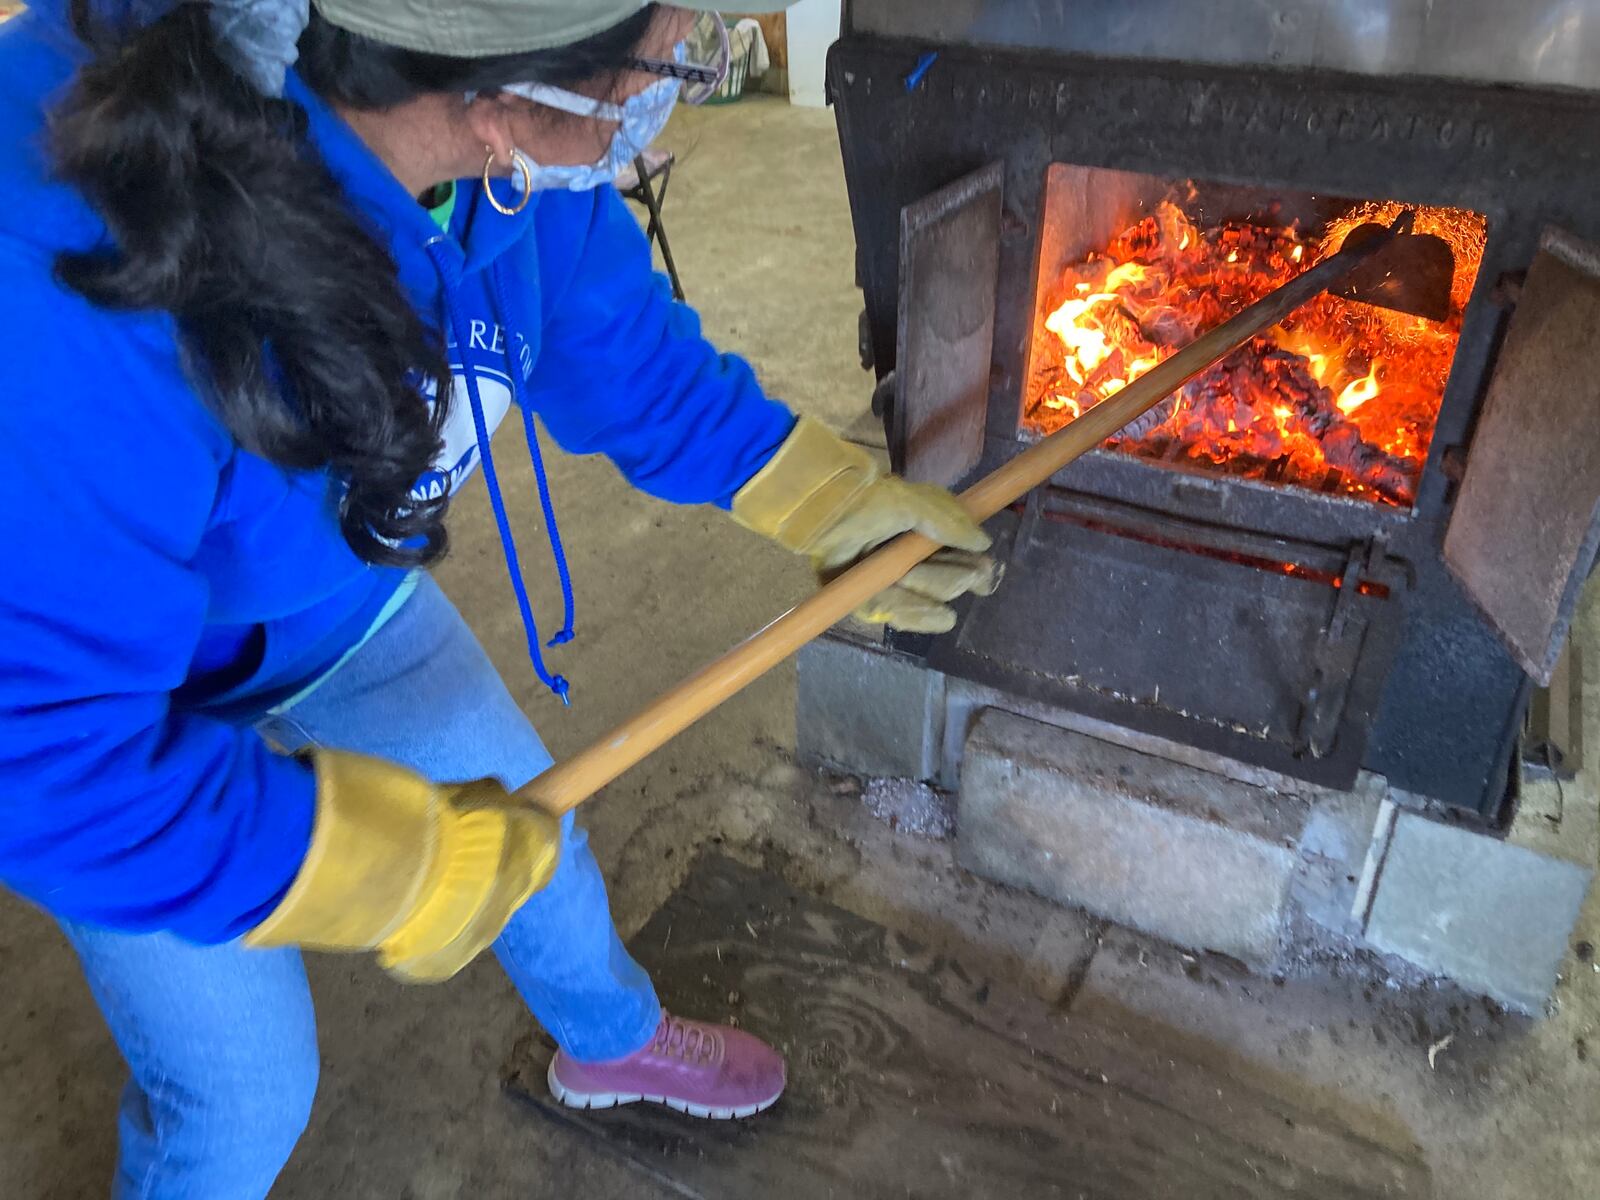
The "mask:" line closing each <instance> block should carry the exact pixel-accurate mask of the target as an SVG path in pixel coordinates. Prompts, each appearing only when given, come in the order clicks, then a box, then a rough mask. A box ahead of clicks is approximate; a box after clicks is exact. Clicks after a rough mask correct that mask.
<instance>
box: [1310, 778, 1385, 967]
mask: <svg viewBox="0 0 1600 1200" xmlns="http://www.w3.org/2000/svg"><path fill="white" fill-rule="evenodd" d="M1383 797H1384V788H1383V781H1382V780H1381V779H1374V778H1371V777H1363V779H1362V781H1361V785H1360V786H1359V787H1358V790H1356V791H1353V792H1324V793H1321V794H1320V795H1317V796H1316V797H1314V798H1313V800H1312V806H1311V815H1310V817H1309V818H1308V819H1307V821H1306V827H1305V832H1304V833H1303V834H1302V835H1301V837H1300V865H1299V868H1298V869H1297V870H1296V872H1295V878H1294V885H1293V888H1292V890H1291V893H1290V894H1291V896H1292V898H1293V900H1294V903H1295V905H1296V907H1297V908H1298V909H1299V910H1300V912H1301V913H1303V914H1304V915H1305V916H1306V917H1307V918H1308V919H1309V920H1311V921H1313V922H1314V923H1315V924H1317V925H1318V926H1320V927H1321V928H1323V929H1326V930H1329V931H1331V932H1333V933H1336V934H1339V935H1340V936H1342V937H1360V936H1361V914H1362V911H1363V910H1364V908H1365V905H1363V904H1362V903H1361V900H1360V897H1361V882H1362V875H1363V873H1364V871H1365V869H1366V864H1367V858H1368V852H1369V851H1370V849H1371V847H1372V842H1373V837H1374V834H1375V831H1376V830H1377V827H1378V817H1379V813H1380V812H1381V811H1382V809H1383Z"/></svg>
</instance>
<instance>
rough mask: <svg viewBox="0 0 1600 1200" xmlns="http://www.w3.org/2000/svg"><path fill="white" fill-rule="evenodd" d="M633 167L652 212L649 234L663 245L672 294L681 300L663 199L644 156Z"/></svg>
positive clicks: (663, 254)
mask: <svg viewBox="0 0 1600 1200" xmlns="http://www.w3.org/2000/svg"><path fill="white" fill-rule="evenodd" d="M633 169H634V170H635V171H637V172H638V173H639V198H640V199H642V200H643V201H644V206H645V208H646V209H647V210H649V213H650V228H649V233H648V235H647V236H653V237H654V238H655V240H656V242H657V244H659V245H660V247H661V259H662V261H663V262H665V263H666V264H667V278H669V279H670V280H672V294H673V295H674V296H676V297H677V298H678V299H679V300H682V299H684V294H683V281H682V280H680V279H679V278H678V264H677V263H675V262H673V260H672V247H671V245H669V244H668V242H667V227H666V226H665V225H663V224H662V223H661V200H660V197H659V196H657V194H656V191H655V188H654V187H652V186H651V183H650V175H649V172H648V171H647V170H646V169H645V162H644V156H643V155H640V156H639V157H638V158H635V159H634V160H633Z"/></svg>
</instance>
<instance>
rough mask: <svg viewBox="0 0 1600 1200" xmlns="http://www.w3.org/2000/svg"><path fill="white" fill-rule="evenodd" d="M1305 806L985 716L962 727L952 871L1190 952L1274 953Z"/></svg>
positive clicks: (1065, 733)
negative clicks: (965, 732)
mask: <svg viewBox="0 0 1600 1200" xmlns="http://www.w3.org/2000/svg"><path fill="white" fill-rule="evenodd" d="M1308 811H1309V809H1308V806H1307V805H1306V804H1305V803H1304V802H1303V801H1301V800H1299V799H1298V798H1296V797H1294V796H1288V795H1283V794H1281V793H1275V792H1269V791H1267V790H1266V789H1263V788H1260V787H1256V786H1254V785H1251V784H1248V783H1242V782H1239V781H1238V780H1233V779H1228V778H1225V777H1223V776H1221V775H1215V774H1212V773H1211V772H1208V771H1202V770H1199V769H1197V768H1195V767H1192V766H1187V765H1184V764H1181V763H1175V762H1170V761H1168V760H1166V759H1161V758H1156V757H1153V756H1151V755H1148V754H1144V753H1141V752H1139V751H1136V750H1131V749H1128V748H1126V747H1122V746H1116V745H1112V744H1111V743H1109V742H1104V741H1100V740H1099V739H1097V738H1092V737H1088V736H1086V735H1084V734H1081V733H1075V732H1072V731H1070V730H1065V729H1060V728H1057V727H1055V726H1051V725H1044V724H1041V723H1039V722H1037V721H1031V720H1028V719H1026V718H1024V717H1018V716H1015V715H1013V714H1011V713H1007V712H1003V711H1001V710H998V709H990V710H988V711H986V712H984V713H983V714H982V715H981V716H980V717H979V718H978V720H977V722H976V724H975V725H974V726H973V727H972V732H971V734H970V735H969V738H968V741H967V746H966V752H965V755H964V759H963V765H962V772H961V798H960V807H959V810H958V821H959V831H958V836H959V839H960V842H959V847H960V855H961V860H962V863H963V865H965V866H966V867H967V868H968V869H970V870H972V871H975V872H976V873H977V874H979V875H983V876H985V877H986V878H989V879H993V880H996V881H998V882H1001V883H1007V884H1012V885H1014V886H1018V887H1024V888H1027V889H1029V890H1031V891H1034V892H1038V893H1040V894H1041V895H1044V896H1047V897H1049V898H1051V899H1054V900H1058V901H1060V902H1062V903H1064V904H1072V905H1076V906H1078V907H1081V908H1084V909H1087V910H1088V911H1090V912H1092V913H1095V914H1097V915H1099V916H1103V917H1106V918H1108V919H1110V920H1113V921H1116V922H1118V923H1120V924H1123V925H1129V926H1132V927H1134V928H1136V929H1140V930H1143V931H1145V932H1146V933H1151V934H1154V935H1156V936H1158V937H1161V938H1165V939H1167V940H1169V941H1172V942H1176V943H1178V944H1179V945H1183V946H1189V947H1193V948H1195V949H1207V950H1218V951H1221V952H1223V953H1225V954H1230V955H1232V956H1234V957H1235V958H1239V959H1243V960H1244V961H1246V962H1249V963H1253V964H1255V965H1258V966H1265V965H1268V964H1270V963H1271V962H1272V961H1273V959H1274V958H1275V957H1276V955H1277V953H1278V950H1279V945H1280V941H1281V939H1282V936H1283V933H1284V927H1285V917H1286V912H1287V909H1288V894H1289V887H1290V883H1291V880H1292V879H1293V877H1294V874H1295V871H1296V867H1297V865H1298V863H1299V858H1298V855H1297V853H1296V850H1295V847H1296V844H1297V842H1298V839H1299V837H1300V834H1301V831H1302V829H1303V827H1304V824H1305V820H1306V817H1307V815H1308Z"/></svg>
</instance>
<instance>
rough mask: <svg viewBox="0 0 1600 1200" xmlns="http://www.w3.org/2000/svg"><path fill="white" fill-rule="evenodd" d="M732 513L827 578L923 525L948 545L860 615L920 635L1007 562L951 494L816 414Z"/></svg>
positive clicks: (983, 592) (946, 622)
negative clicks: (911, 477) (901, 472)
mask: <svg viewBox="0 0 1600 1200" xmlns="http://www.w3.org/2000/svg"><path fill="white" fill-rule="evenodd" d="M733 517H734V520H736V521H738V522H739V523H740V524H741V525H743V526H745V527H746V528H747V529H753V530H755V531H756V532H757V533H760V534H763V535H765V536H766V537H769V538H771V539H772V540H773V541H775V542H777V543H778V544H779V545H780V546H784V547H787V548H788V549H790V550H793V551H794V552H795V553H797V554H804V555H806V556H807V557H809V558H810V559H811V563H812V566H813V567H815V568H816V572H817V576H818V578H819V579H821V580H822V582H824V583H826V582H827V581H828V580H830V579H832V578H833V577H834V576H835V575H838V574H839V573H840V572H841V571H843V570H845V568H847V567H849V566H850V565H851V564H853V563H854V562H855V561H856V560H857V559H859V558H861V557H862V556H864V555H866V554H867V553H869V552H870V551H871V550H873V549H874V548H875V547H877V546H879V545H881V544H882V543H883V542H886V541H888V540H889V539H890V538H892V537H895V536H897V535H898V534H902V533H905V532H906V531H907V530H913V529H914V530H916V531H917V532H918V533H920V534H922V535H923V536H925V537H929V538H932V539H933V540H934V541H936V542H941V543H943V545H944V546H945V547H946V549H943V550H937V551H935V552H934V553H933V555H932V556H931V557H929V558H928V559H927V561H926V562H923V563H922V564H921V565H919V566H916V567H913V568H912V569H911V570H910V572H908V573H907V574H906V576H905V578H904V579H902V580H901V581H900V582H899V583H897V584H895V585H894V586H893V587H891V588H888V589H886V590H885V591H882V592H880V593H878V594H877V595H876V596H874V597H873V598H872V599H871V600H869V601H868V602H867V603H866V604H865V605H863V606H862V607H861V608H859V609H857V610H856V613H855V615H856V617H857V618H859V619H860V620H863V621H868V622H871V623H874V624H883V625H893V626H894V627H895V628H896V629H904V630H908V631H910V632H912V633H945V632H946V631H948V630H950V629H952V628H954V627H955V623H956V612H955V609H953V608H951V607H950V604H949V601H951V600H954V599H955V598H956V597H957V596H961V595H964V594H966V593H967V592H973V593H976V594H978V595H980V596H987V595H988V594H989V593H991V592H992V591H994V589H995V586H996V585H997V584H998V583H999V582H1000V568H999V565H998V564H997V563H996V562H995V561H994V560H993V559H992V558H990V557H989V556H988V555H986V554H984V553H983V551H985V550H987V549H988V548H989V540H990V539H989V535H988V534H987V533H985V532H984V531H983V529H982V527H981V526H979V525H978V523H977V522H976V521H974V520H973V519H972V518H971V517H969V516H968V515H967V511H966V509H964V508H962V507H961V504H960V502H959V501H957V500H956V498H955V497H954V496H952V495H951V494H950V493H949V492H947V491H945V489H944V488H942V487H937V486H935V485H933V484H931V483H907V482H906V481H905V480H904V479H901V478H900V477H899V476H896V475H886V474H884V473H883V471H882V470H880V469H879V467H878V464H877V462H876V461H875V460H874V459H873V457H872V455H870V454H869V453H867V451H865V450H863V449H862V448H861V447H860V446H855V445H852V444H851V443H849V442H847V441H845V440H844V439H843V438H841V437H840V436H839V435H838V434H836V433H834V432H833V431H831V430H830V429H828V428H827V427H826V426H824V425H821V424H819V423H818V422H816V421H813V420H812V419H811V418H809V417H801V418H800V419H799V421H798V422H796V424H795V427H794V431H793V432H792V433H790V435H789V436H788V438H787V439H786V440H785V441H784V443H783V445H781V446H779V447H778V452H777V453H776V454H774V455H773V456H772V458H771V459H769V460H768V461H767V464H766V466H764V467H762V468H761V470H759V471H757V472H756V473H755V475H754V476H753V477H752V478H751V479H750V481H749V482H748V483H746V484H745V485H744V487H742V488H740V489H739V491H738V493H737V494H735V496H734V498H733Z"/></svg>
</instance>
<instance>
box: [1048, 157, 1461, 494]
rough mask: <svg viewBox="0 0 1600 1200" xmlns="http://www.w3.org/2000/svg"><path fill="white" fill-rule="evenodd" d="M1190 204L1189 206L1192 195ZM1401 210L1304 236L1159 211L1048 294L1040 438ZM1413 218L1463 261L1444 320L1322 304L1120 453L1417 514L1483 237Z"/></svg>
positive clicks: (1184, 397)
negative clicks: (1414, 507)
mask: <svg viewBox="0 0 1600 1200" xmlns="http://www.w3.org/2000/svg"><path fill="white" fill-rule="evenodd" d="M1175 194H1177V193H1175ZM1181 194H1182V195H1184V196H1186V197H1188V198H1192V197H1193V195H1194V194H1195V193H1194V190H1193V187H1192V185H1186V189H1185V190H1184V191H1183V192H1182V193H1181ZM1400 209H1401V206H1400V205H1399V204H1398V203H1394V202H1388V201H1383V202H1373V203H1369V204H1362V205H1359V206H1357V207H1355V208H1353V209H1351V210H1350V211H1349V212H1347V213H1344V214H1341V215H1340V216H1339V217H1337V218H1336V219H1335V220H1333V221H1330V222H1329V223H1328V224H1327V225H1326V227H1324V228H1323V229H1322V230H1320V231H1314V235H1306V234H1304V233H1302V231H1301V230H1300V229H1299V227H1298V226H1296V225H1293V224H1290V225H1276V224H1262V223H1253V222H1230V223H1225V224H1221V225H1217V226H1213V227H1208V228H1204V229H1202V228H1200V227H1198V226H1196V225H1195V223H1194V221H1193V220H1192V219H1191V218H1190V216H1189V214H1188V213H1187V212H1186V211H1185V210H1184V209H1183V208H1182V207H1180V205H1179V204H1178V203H1177V202H1176V201H1175V200H1174V199H1172V198H1169V199H1167V200H1165V201H1163V202H1162V203H1161V204H1160V205H1158V206H1157V207H1156V209H1155V211H1153V212H1152V213H1151V214H1150V215H1149V216H1147V217H1145V218H1144V219H1142V220H1140V221H1138V222H1136V223H1135V224H1133V225H1131V226H1129V227H1128V228H1127V229H1125V230H1123V231H1122V232H1121V233H1120V234H1118V235H1117V236H1116V237H1115V238H1113V239H1111V242H1110V243H1109V244H1108V245H1107V246H1106V248H1105V249H1104V250H1103V251H1101V252H1098V253H1094V254H1091V255H1089V257H1088V258H1086V259H1085V260H1084V261H1083V262H1081V263H1078V264H1075V265H1073V266H1071V267H1068V268H1067V269H1066V270H1065V271H1064V272H1063V274H1062V276H1061V278H1060V279H1059V281H1057V282H1056V284H1055V286H1054V287H1051V288H1050V289H1049V292H1048V295H1049V297H1050V298H1049V300H1048V302H1047V304H1046V305H1045V316H1044V320H1043V321H1042V323H1041V332H1040V335H1039V337H1040V338H1041V339H1042V340H1037V341H1036V352H1035V356H1034V357H1035V379H1034V382H1033V384H1032V385H1031V392H1030V398H1029V400H1028V405H1027V415H1026V419H1027V421H1028V423H1029V424H1030V425H1031V426H1032V427H1033V428H1035V429H1037V430H1039V431H1040V432H1044V433H1048V432H1051V431H1053V430H1055V429H1057V428H1059V427H1060V426H1062V425H1064V424H1066V423H1067V422H1068V421H1070V420H1074V419H1076V418H1077V417H1078V416H1080V415H1082V413H1084V412H1086V411H1088V410H1089V409H1090V408H1092V407H1093V406H1094V405H1095V404H1097V403H1099V402H1100V401H1101V400H1104V399H1105V398H1106V397H1107V396H1110V395H1112V394H1113V393H1115V392H1117V391H1118V390H1120V389H1121V388H1123V387H1124V386H1126V385H1127V384H1128V383H1131V382H1133V381H1134V380H1135V379H1138V378H1139V377H1140V376H1141V375H1143V374H1144V373H1145V372H1147V371H1149V370H1150V369H1151V368H1153V367H1154V366H1156V364H1157V363H1159V362H1161V361H1162V360H1163V359H1165V358H1167V357H1168V356H1169V355H1171V354H1172V353H1174V352H1175V351H1176V350H1177V349H1178V348H1179V347H1180V346H1183V345H1185V344H1187V343H1188V342H1190V341H1192V340H1193V339H1194V337H1195V336H1196V335H1197V334H1199V333H1200V332H1202V331H1204V330H1206V329H1210V328H1212V327H1214V326H1216V325H1218V324H1220V323H1221V322H1222V321H1223V320H1225V319H1227V318H1228V317H1229V316H1232V315H1233V314H1234V313H1236V312H1238V311H1239V310H1240V309H1242V308H1244V307H1245V306H1246V305H1248V304H1250V303H1252V302H1254V301H1256V300H1259V299H1260V298H1261V297H1262V296H1264V295H1266V294H1267V293H1268V292H1270V291H1272V290H1274V289H1275V288H1277V287H1280V286H1281V285H1282V284H1283V283H1285V282H1287V281H1288V280H1289V279H1292V278H1293V277H1294V276H1295V275H1296V274H1298V273H1299V272H1300V271H1301V270H1303V269H1304V268H1305V267H1306V266H1310V265H1311V264H1312V263H1314V262H1316V261H1318V260H1319V259H1320V258H1322V257H1324V256H1325V255H1327V254H1329V253H1331V252H1333V251H1334V250H1336V249H1338V247H1339V246H1340V245H1341V244H1342V242H1343V240H1344V237H1345V235H1346V234H1347V233H1348V232H1349V231H1350V230H1351V229H1353V228H1355V226H1357V225H1359V224H1362V223H1363V222H1365V221H1370V220H1382V221H1388V220H1392V219H1393V218H1394V216H1396V215H1398V213H1399V211H1400ZM1414 211H1416V212H1417V228H1418V230H1419V231H1421V232H1429V233H1438V234H1439V235H1440V236H1441V237H1444V238H1445V239H1446V240H1447V241H1448V242H1449V243H1450V245H1451V247H1452V249H1453V250H1454V251H1455V255H1456V275H1455V278H1454V280H1453V281H1452V289H1451V296H1452V311H1451V314H1450V317H1449V318H1448V319H1447V320H1445V321H1442V322H1432V321H1427V320H1424V319H1422V318H1420V317H1412V316H1408V315H1404V314H1400V313H1393V312H1390V311H1388V310H1385V309H1377V308H1374V307H1372V306H1370V305H1365V304H1358V303H1353V302H1350V301H1346V300H1340V299H1338V298H1336V297H1333V296H1329V295H1327V294H1323V295H1321V296H1319V297H1317V298H1316V299H1315V300H1312V301H1311V302H1309V303H1308V304H1306V305H1304V306H1303V307H1301V308H1300V309H1298V310H1296V311H1295V312H1294V313H1293V314H1291V316H1290V317H1289V318H1288V319H1287V320H1286V321H1284V322H1283V323H1282V324H1281V325H1279V326H1277V327H1276V328H1274V329H1273V330H1271V331H1269V332H1268V333H1267V334H1264V335H1262V336H1259V337H1257V338H1254V339H1253V340H1252V341H1251V342H1250V343H1248V344H1247V345H1246V346H1244V347H1242V348H1241V349H1240V350H1238V351H1236V352H1235V353H1234V354H1232V355H1230V356H1229V357H1228V358H1227V359H1225V360H1223V362H1221V363H1219V364H1218V365H1217V366H1216V367H1213V368H1212V369H1211V370H1210V371H1208V372H1206V373H1205V374H1204V375H1201V376H1200V377H1199V378H1197V379H1195V380H1193V381H1191V382H1190V383H1189V384H1188V385H1187V386H1186V387H1185V388H1184V389H1183V391H1182V392H1180V393H1179V394H1178V395H1177V396H1176V397H1173V398H1170V399H1168V400H1167V401H1166V402H1165V403H1164V404H1163V405H1160V406H1158V407H1157V408H1155V409H1153V410H1152V411H1151V412H1149V413H1147V414H1146V415H1145V416H1144V417H1142V418H1140V419H1139V420H1137V421H1135V422H1133V423H1132V424H1131V425H1129V426H1128V427H1127V428H1126V429H1124V430H1123V431H1122V432H1121V433H1120V434H1119V435H1118V437H1117V439H1116V440H1115V441H1113V442H1112V446H1113V448H1115V449H1118V450H1121V451H1123V452H1125V453H1130V454H1136V455H1140V456H1142V457H1146V458H1156V459H1161V460H1163V461H1170V462H1178V461H1189V462H1191V463H1195V464H1198V465H1202V466H1205V467H1207V468H1210V469H1216V470H1221V471H1224V472H1227V473H1229V474H1238V475H1245V476H1248V477H1254V478H1260V479H1269V480H1272V481H1274V482H1283V483H1294V484H1299V485H1301V486H1305V487H1311V488H1315V489H1318V490H1330V491H1335V492H1340V493H1343V494H1346V495H1355V496H1362V497H1365V498H1367V499H1370V500H1373V501H1375V502H1381V503H1390V504H1397V505H1409V504H1410V503H1411V500H1412V498H1413V496H1414V495H1415V493H1416V481H1417V477H1418V475H1419V474H1420V473H1421V469H1422V464H1423V462H1424V461H1425V459H1426V457H1427V449H1428V441H1429V439H1430V437H1431V436H1432V432H1433V426H1434V422H1435V420H1436V418H1437V416H1438V411H1439V404H1440V402H1441V400H1442V398H1443V394H1444V384H1445V380H1446V379H1447V377H1448V375H1449V370H1450V361H1451V359H1452V358H1453V356H1454V354H1455V346H1456V341H1457V339H1458V338H1459V336H1460V329H1461V314H1462V311H1463V310H1464V308H1465V306H1466V302H1467V300H1468V298H1469V297H1470V295H1471V291H1472V286H1473V280H1474V279H1475V277H1476V274H1477V267H1478V262H1479V260H1480V259H1481V257H1482V253H1483V240H1484V233H1485V227H1484V222H1483V218H1482V217H1480V216H1478V215H1477V214H1475V213H1469V212H1464V211H1462V210H1457V209H1429V208H1424V209H1416V210H1414ZM1308 251H1309V253H1308Z"/></svg>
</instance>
